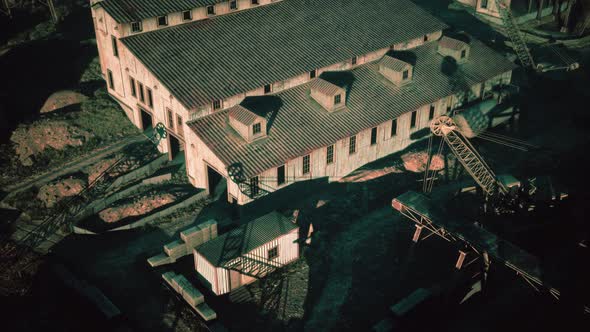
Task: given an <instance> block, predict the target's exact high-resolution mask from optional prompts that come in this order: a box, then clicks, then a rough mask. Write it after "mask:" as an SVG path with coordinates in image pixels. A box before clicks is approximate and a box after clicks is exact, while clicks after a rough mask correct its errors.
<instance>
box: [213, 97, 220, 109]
mask: <svg viewBox="0 0 590 332" xmlns="http://www.w3.org/2000/svg"><path fill="white" fill-rule="evenodd" d="M220 108H221V99H217V100H214V101H213V109H214V110H218V109H220Z"/></svg>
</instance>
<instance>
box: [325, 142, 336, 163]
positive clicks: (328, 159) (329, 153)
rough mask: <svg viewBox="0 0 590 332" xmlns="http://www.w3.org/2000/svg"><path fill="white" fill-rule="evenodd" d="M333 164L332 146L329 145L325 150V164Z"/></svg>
mask: <svg viewBox="0 0 590 332" xmlns="http://www.w3.org/2000/svg"><path fill="white" fill-rule="evenodd" d="M333 162H334V145H330V146H328V147H327V148H326V164H331V163H333Z"/></svg>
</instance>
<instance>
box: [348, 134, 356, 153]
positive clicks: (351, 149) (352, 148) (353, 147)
mask: <svg viewBox="0 0 590 332" xmlns="http://www.w3.org/2000/svg"><path fill="white" fill-rule="evenodd" d="M355 152H356V136H351V137H350V141H349V142H348V154H353V153H355Z"/></svg>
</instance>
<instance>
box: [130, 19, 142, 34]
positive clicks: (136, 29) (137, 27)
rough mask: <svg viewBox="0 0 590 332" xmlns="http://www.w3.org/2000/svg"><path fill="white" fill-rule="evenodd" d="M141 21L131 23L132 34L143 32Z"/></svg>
mask: <svg viewBox="0 0 590 332" xmlns="http://www.w3.org/2000/svg"><path fill="white" fill-rule="evenodd" d="M141 30H142V26H141V21H135V22H131V32H141Z"/></svg>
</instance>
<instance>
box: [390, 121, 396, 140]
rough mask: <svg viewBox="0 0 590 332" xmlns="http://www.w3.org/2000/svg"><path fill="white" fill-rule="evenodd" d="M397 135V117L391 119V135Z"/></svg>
mask: <svg viewBox="0 0 590 332" xmlns="http://www.w3.org/2000/svg"><path fill="white" fill-rule="evenodd" d="M395 135H397V119H393V120H391V136H392V137H393V136H395Z"/></svg>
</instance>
